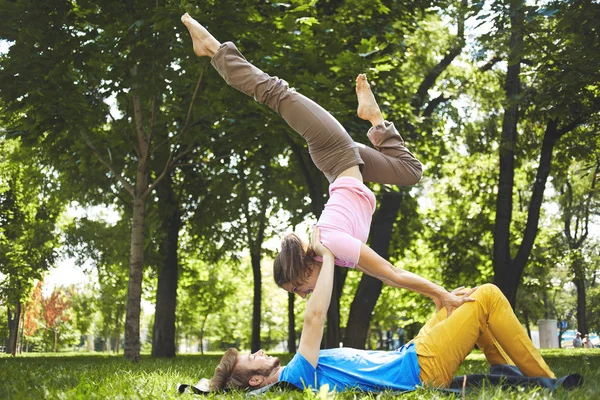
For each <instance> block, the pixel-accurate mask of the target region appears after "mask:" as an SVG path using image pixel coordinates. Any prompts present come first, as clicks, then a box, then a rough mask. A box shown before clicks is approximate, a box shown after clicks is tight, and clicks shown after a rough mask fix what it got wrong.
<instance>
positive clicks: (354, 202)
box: [315, 176, 375, 268]
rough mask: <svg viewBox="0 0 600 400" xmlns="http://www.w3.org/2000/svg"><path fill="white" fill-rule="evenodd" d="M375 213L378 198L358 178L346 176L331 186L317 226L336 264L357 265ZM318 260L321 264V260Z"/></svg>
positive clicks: (322, 240)
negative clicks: (361, 247)
mask: <svg viewBox="0 0 600 400" xmlns="http://www.w3.org/2000/svg"><path fill="white" fill-rule="evenodd" d="M374 212H375V195H374V194H373V192H372V191H371V190H370V189H369V188H368V187H366V186H365V185H364V184H363V183H362V182H360V181H359V180H358V179H354V178H351V177H345V176H344V177H341V178H337V179H336V180H335V181H334V182H333V183H332V184H331V185H329V200H328V201H327V204H325V209H324V210H323V212H322V213H321V217H320V218H319V220H318V221H317V224H316V226H318V227H319V229H320V231H321V242H322V243H323V244H324V245H325V246H326V247H327V248H328V249H329V250H331V252H332V253H333V255H334V256H335V264H336V265H340V266H342V267H350V268H353V267H355V266H356V264H358V259H359V258H360V246H361V243H366V242H367V239H368V238H369V230H370V228H371V219H372V218H373V213H374ZM315 259H316V260H318V261H322V259H321V257H315Z"/></svg>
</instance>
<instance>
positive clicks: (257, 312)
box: [250, 253, 262, 353]
mask: <svg viewBox="0 0 600 400" xmlns="http://www.w3.org/2000/svg"><path fill="white" fill-rule="evenodd" d="M250 259H251V260H252V276H253V277H254V302H253V309H252V345H251V347H252V352H253V353H254V352H256V351H258V350H260V320H261V316H262V315H261V299H262V290H261V289H262V275H261V271H260V253H259V254H251V255H250Z"/></svg>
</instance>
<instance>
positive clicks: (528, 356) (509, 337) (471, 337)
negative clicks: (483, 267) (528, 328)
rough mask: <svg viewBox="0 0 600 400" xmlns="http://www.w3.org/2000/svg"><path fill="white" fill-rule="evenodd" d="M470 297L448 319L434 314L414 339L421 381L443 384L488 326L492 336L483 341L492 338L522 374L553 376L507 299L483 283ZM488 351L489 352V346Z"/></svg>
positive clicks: (495, 288) (492, 287) (454, 371)
mask: <svg viewBox="0 0 600 400" xmlns="http://www.w3.org/2000/svg"><path fill="white" fill-rule="evenodd" d="M471 297H473V298H475V299H476V300H475V301H474V302H472V303H465V304H463V305H462V306H460V307H459V308H458V309H456V310H455V311H454V312H453V313H452V315H451V316H450V317H449V318H445V319H443V318H441V316H440V315H438V316H436V317H437V318H436V319H437V320H438V322H437V323H435V324H432V325H431V326H430V327H429V328H428V330H427V331H425V332H423V333H421V332H420V333H419V335H418V336H417V337H416V338H415V339H414V343H415V346H416V349H417V354H418V357H419V365H420V367H421V379H422V381H423V383H425V384H427V385H433V386H447V385H448V383H449V382H450V380H452V377H453V376H454V374H455V373H456V371H457V369H458V367H459V366H460V364H461V363H462V361H463V360H464V359H465V358H466V356H467V355H468V354H469V353H470V352H471V350H472V349H473V346H474V345H475V343H476V342H477V341H478V340H479V339H480V338H481V336H482V335H483V334H485V333H486V331H487V330H488V329H489V332H490V334H491V335H492V336H488V337H487V340H488V341H489V340H491V339H493V340H496V341H497V343H498V346H496V347H495V348H496V349H503V350H504V351H505V352H506V354H507V355H508V357H509V360H512V361H514V364H515V365H516V366H517V367H518V368H519V369H520V370H521V372H523V374H525V375H527V376H543V377H549V378H554V374H553V373H552V371H551V370H550V368H549V367H548V365H547V364H546V363H545V362H544V360H543V359H542V357H541V355H540V354H539V352H538V350H537V349H536V348H535V347H534V346H533V343H531V340H529V337H528V336H527V333H526V332H525V330H524V329H523V327H522V326H521V324H520V323H519V320H518V319H517V317H516V316H515V314H514V312H513V311H512V308H511V307H510V304H509V303H508V300H506V297H504V295H503V294H502V292H501V291H500V290H499V289H498V288H497V287H496V286H494V285H490V284H486V285H483V286H481V287H480V288H478V289H477V290H476V291H475V292H474V293H473V294H472V295H471ZM484 340H486V336H484ZM484 348H485V346H484ZM488 348H489V347H488ZM490 354H491V355H493V348H492V350H490ZM495 357H496V358H495V359H496V360H504V361H502V363H504V362H505V361H508V360H506V359H505V358H504V357H502V358H499V357H501V356H495ZM493 362H495V361H494V360H493Z"/></svg>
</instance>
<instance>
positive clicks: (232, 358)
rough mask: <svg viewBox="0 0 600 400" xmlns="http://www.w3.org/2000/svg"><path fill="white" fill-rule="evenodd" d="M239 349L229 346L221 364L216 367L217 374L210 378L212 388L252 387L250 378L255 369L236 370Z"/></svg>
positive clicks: (215, 389)
mask: <svg viewBox="0 0 600 400" xmlns="http://www.w3.org/2000/svg"><path fill="white" fill-rule="evenodd" d="M238 354H239V353H238V351H237V350H236V349H234V348H229V349H227V351H226V352H225V354H223V357H221V361H219V365H217V368H215V374H214V375H213V377H212V378H211V380H210V390H214V391H217V390H223V389H246V388H248V387H250V384H249V382H248V381H249V380H250V378H251V377H252V375H253V374H254V373H255V371H250V370H245V371H240V370H239V369H238V370H237V371H236V370H235V366H236V365H237V358H238Z"/></svg>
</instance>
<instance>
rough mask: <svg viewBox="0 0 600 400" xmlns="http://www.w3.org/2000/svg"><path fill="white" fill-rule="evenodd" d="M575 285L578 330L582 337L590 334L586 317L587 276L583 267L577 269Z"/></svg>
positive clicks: (574, 279)
mask: <svg viewBox="0 0 600 400" xmlns="http://www.w3.org/2000/svg"><path fill="white" fill-rule="evenodd" d="M573 283H574V284H575V287H576V288H577V330H578V331H579V332H581V335H585V334H587V333H589V332H588V326H587V319H586V315H585V312H586V309H585V300H586V299H585V276H584V274H583V266H582V265H580V266H577V267H576V268H575V277H574V278H573Z"/></svg>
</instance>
